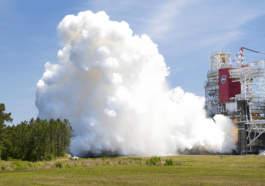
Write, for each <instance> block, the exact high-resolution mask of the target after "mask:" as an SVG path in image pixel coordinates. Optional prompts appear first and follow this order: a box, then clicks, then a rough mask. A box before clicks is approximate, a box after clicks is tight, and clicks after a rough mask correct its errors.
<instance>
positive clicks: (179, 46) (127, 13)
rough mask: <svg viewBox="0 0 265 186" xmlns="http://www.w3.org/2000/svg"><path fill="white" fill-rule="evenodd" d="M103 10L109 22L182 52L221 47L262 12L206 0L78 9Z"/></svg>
mask: <svg viewBox="0 0 265 186" xmlns="http://www.w3.org/2000/svg"><path fill="white" fill-rule="evenodd" d="M90 8H92V11H99V10H103V11H106V12H107V14H108V15H110V17H111V19H114V20H115V19H118V20H119V19H121V20H123V21H126V22H128V23H129V24H130V27H132V28H133V31H134V33H136V34H139V35H141V34H147V35H148V36H150V37H151V39H152V40H154V41H155V42H159V43H160V44H163V43H167V44H169V43H170V44H171V47H172V48H174V50H178V51H179V53H180V54H181V53H185V52H188V51H190V50H194V49H195V50H196V48H198V47H199V48H202V47H203V48H214V47H215V46H219V47H220V48H222V47H224V46H226V45H228V44H229V43H231V42H233V41H235V40H236V39H238V37H240V36H241V35H242V34H244V33H243V32H242V31H241V29H240V27H241V26H242V25H244V24H246V23H247V22H248V21H250V20H251V19H253V18H256V17H258V16H260V15H262V14H264V13H263V11H261V9H258V8H259V7H257V6H255V8H252V7H251V6H248V3H247V2H241V3H239V2H238V1H222V2H217V1H209V0H185V1H183V0H174V1H172V0H167V1H144V2H142V1H131V0H128V1H122V0H116V1H106V0H98V1H93V2H92V3H91V2H88V1H87V3H86V4H83V5H82V8H81V7H79V10H85V9H90Z"/></svg>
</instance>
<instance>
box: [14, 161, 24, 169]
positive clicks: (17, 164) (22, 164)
mask: <svg viewBox="0 0 265 186" xmlns="http://www.w3.org/2000/svg"><path fill="white" fill-rule="evenodd" d="M12 164H13V165H16V166H17V168H16V169H17V170H26V169H27V163H24V162H22V161H20V160H17V161H14V162H12Z"/></svg>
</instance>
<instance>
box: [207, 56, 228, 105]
mask: <svg viewBox="0 0 265 186" xmlns="http://www.w3.org/2000/svg"><path fill="white" fill-rule="evenodd" d="M231 67H232V65H231V59H230V52H229V51H228V52H227V54H225V53H223V52H218V53H217V52H212V53H210V62H209V69H208V72H207V81H205V82H204V88H205V99H206V103H205V104H206V106H208V107H210V106H211V105H215V104H218V103H219V69H220V68H231Z"/></svg>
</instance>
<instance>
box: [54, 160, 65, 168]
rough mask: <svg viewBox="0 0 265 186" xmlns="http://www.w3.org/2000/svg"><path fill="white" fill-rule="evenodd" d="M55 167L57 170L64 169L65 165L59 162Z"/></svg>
mask: <svg viewBox="0 0 265 186" xmlns="http://www.w3.org/2000/svg"><path fill="white" fill-rule="evenodd" d="M55 167H56V168H63V163H62V162H59V161H57V162H56V163H55Z"/></svg>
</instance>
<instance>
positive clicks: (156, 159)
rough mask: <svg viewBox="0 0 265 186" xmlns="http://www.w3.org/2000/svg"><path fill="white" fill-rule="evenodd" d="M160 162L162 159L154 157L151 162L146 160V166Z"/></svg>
mask: <svg viewBox="0 0 265 186" xmlns="http://www.w3.org/2000/svg"><path fill="white" fill-rule="evenodd" d="M160 161H161V158H160V157H157V156H154V157H152V158H151V159H150V160H146V164H147V165H155V164H156V163H158V162H160Z"/></svg>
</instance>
